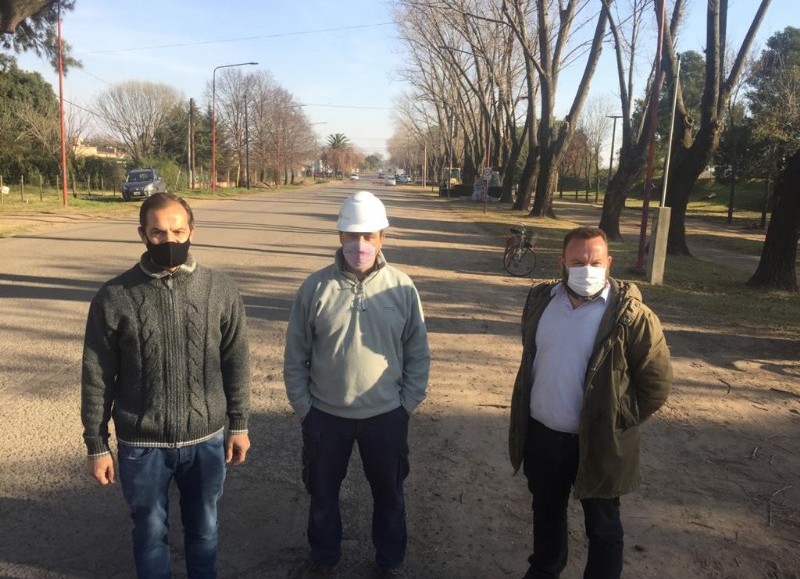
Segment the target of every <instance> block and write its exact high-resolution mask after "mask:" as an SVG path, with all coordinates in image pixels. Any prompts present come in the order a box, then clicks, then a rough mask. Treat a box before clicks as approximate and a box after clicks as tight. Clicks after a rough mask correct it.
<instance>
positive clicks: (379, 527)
mask: <svg viewBox="0 0 800 579" xmlns="http://www.w3.org/2000/svg"><path fill="white" fill-rule="evenodd" d="M408 418H409V416H408V413H407V412H406V410H405V409H403V408H402V407H399V408H397V409H396V410H393V411H392V412H388V413H386V414H381V415H379V416H374V417H372V418H365V419H350V418H340V417H338V416H333V415H331V414H327V413H325V412H322V411H321V410H317V409H315V408H312V409H311V411H310V412H309V413H308V414H307V415H306V417H305V419H304V420H303V482H304V483H305V485H306V489H307V490H308V493H309V494H310V495H311V508H310V511H309V515H308V542H309V544H310V546H311V558H312V560H313V561H314V562H315V563H318V564H320V565H324V566H326V567H332V566H333V565H336V563H338V562H339V558H340V557H341V554H342V550H341V542H342V517H341V513H340V511H339V490H340V489H341V486H342V481H343V480H344V477H345V475H347V465H348V463H349V462H350V454H351V453H352V451H353V444H354V443H358V451H359V454H360V455H361V462H362V464H363V465H364V474H365V475H366V477H367V481H368V482H369V486H370V488H371V490H372V500H373V510H372V544H373V545H374V546H375V559H376V562H377V564H378V566H379V567H382V568H386V569H390V568H394V567H399V566H400V564H401V563H402V562H403V559H404V558H405V554H406V543H407V535H406V511H405V502H404V499H403V481H404V480H405V478H406V476H408V471H409V467H408Z"/></svg>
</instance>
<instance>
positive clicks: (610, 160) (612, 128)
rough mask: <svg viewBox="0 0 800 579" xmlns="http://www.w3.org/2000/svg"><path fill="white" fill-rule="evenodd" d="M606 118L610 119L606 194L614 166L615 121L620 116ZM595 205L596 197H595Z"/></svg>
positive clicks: (620, 116)
mask: <svg viewBox="0 0 800 579" xmlns="http://www.w3.org/2000/svg"><path fill="white" fill-rule="evenodd" d="M606 117H607V118H609V119H611V122H612V125H611V153H609V155H608V157H609V158H608V181H607V183H606V192H608V185H609V184H610V183H611V168H612V167H613V166H614V137H616V136H617V119H621V118H622V115H606ZM594 201H595V203H597V197H595V200H594Z"/></svg>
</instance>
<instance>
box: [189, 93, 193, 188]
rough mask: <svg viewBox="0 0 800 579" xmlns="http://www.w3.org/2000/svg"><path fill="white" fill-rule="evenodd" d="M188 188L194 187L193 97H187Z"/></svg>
mask: <svg viewBox="0 0 800 579" xmlns="http://www.w3.org/2000/svg"><path fill="white" fill-rule="evenodd" d="M189 189H194V99H189Z"/></svg>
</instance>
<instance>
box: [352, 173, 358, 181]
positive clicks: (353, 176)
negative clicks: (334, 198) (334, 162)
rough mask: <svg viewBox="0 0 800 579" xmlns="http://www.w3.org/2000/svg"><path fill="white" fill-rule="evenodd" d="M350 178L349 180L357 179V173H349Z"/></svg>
mask: <svg viewBox="0 0 800 579" xmlns="http://www.w3.org/2000/svg"><path fill="white" fill-rule="evenodd" d="M350 180H351V181H358V175H356V174H355V173H353V174H352V175H350Z"/></svg>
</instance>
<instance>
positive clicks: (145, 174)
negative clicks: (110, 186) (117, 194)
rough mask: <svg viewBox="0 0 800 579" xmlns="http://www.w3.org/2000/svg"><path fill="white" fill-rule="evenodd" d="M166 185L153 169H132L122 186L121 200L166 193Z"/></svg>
mask: <svg viewBox="0 0 800 579" xmlns="http://www.w3.org/2000/svg"><path fill="white" fill-rule="evenodd" d="M166 192H167V184H166V183H165V182H164V180H163V179H162V178H161V175H159V174H158V171H156V170H155V169H133V170H131V171H128V176H127V177H126V178H125V182H124V183H123V184H122V198H123V199H125V201H130V200H131V199H133V198H134V197H150V195H152V194H153V193H166Z"/></svg>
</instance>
